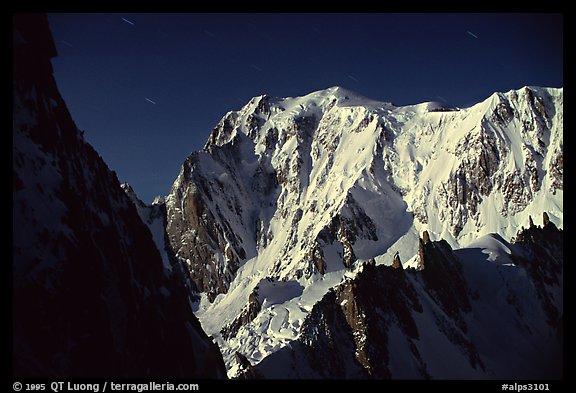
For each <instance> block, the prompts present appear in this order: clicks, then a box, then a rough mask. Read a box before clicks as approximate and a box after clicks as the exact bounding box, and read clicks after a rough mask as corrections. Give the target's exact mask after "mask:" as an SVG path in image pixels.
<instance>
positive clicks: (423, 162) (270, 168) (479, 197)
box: [166, 87, 563, 377]
mask: <svg viewBox="0 0 576 393" xmlns="http://www.w3.org/2000/svg"><path fill="white" fill-rule="evenodd" d="M543 211H546V212H547V215H548V216H549V218H550V220H551V221H553V222H554V223H555V224H556V225H557V226H559V227H562V226H563V89H561V88H560V89H555V88H540V87H524V88H521V89H518V90H511V91H509V92H506V93H494V94H493V95H491V96H490V97H489V98H487V99H486V100H484V101H482V102H480V103H478V104H476V105H474V106H472V107H470V108H444V107H442V108H439V106H438V105H435V104H433V103H432V104H431V103H421V104H417V105H410V106H403V107H397V106H394V105H392V104H391V103H386V102H378V101H373V100H369V99H366V98H364V97H361V96H359V95H357V94H354V93H352V92H350V91H347V90H345V89H343V88H340V87H332V88H329V89H326V90H321V91H318V92H314V93H311V94H308V95H306V96H303V97H290V98H272V97H269V96H266V95H263V96H258V97H254V98H253V99H252V100H250V102H249V103H248V104H247V105H245V106H244V107H243V108H242V109H240V110H239V111H234V112H229V113H227V114H226V115H225V116H224V117H223V118H222V120H221V121H220V122H219V124H218V125H217V126H216V127H215V128H214V129H213V130H212V133H211V134H210V137H209V138H208V141H207V143H206V145H205V147H204V149H203V151H201V152H196V153H192V154H191V155H190V156H189V157H188V158H186V160H185V162H184V165H183V166H182V169H181V171H180V173H179V175H178V177H177V179H176V181H175V182H174V185H173V186H172V189H171V190H170V193H169V195H168V196H167V197H166V212H167V220H166V222H167V224H166V225H167V226H166V230H167V233H168V240H169V244H170V247H171V249H172V250H173V252H174V254H175V256H176V258H178V259H179V260H180V261H182V263H183V264H184V265H185V266H186V267H187V269H188V272H189V275H190V278H191V280H192V282H193V285H194V286H195V288H194V289H195V291H196V292H197V294H198V298H199V301H198V303H197V307H198V309H197V311H196V315H198V317H199V318H200V321H201V323H202V326H203V328H204V329H205V330H206V331H207V333H208V334H210V335H214V336H215V337H216V338H217V340H218V341H219V343H220V345H221V347H222V348H223V352H224V358H225V361H226V362H227V366H228V369H229V375H234V374H235V373H236V370H237V362H236V360H235V359H238V358H242V359H243V362H242V363H243V364H246V361H247V362H248V363H250V364H252V365H254V364H257V363H259V362H260V361H262V359H264V358H266V357H267V356H269V355H270V354H273V353H275V352H277V351H279V350H280V349H282V348H284V347H286V346H287V345H290V343H293V342H295V340H296V339H298V338H299V337H302V335H303V334H304V333H303V332H304V331H305V328H304V327H303V326H304V325H303V323H304V321H305V320H307V319H306V318H307V317H308V316H310V315H311V314H310V313H311V310H312V309H313V307H314V305H315V304H316V303H317V302H318V301H320V300H321V299H322V298H323V297H324V296H325V295H326V294H327V293H328V292H329V290H330V289H331V288H335V287H336V286H338V285H339V284H341V283H344V282H345V281H346V280H347V279H348V278H352V277H355V276H356V275H357V274H358V273H359V272H360V271H363V269H364V265H365V264H366V263H368V264H374V265H392V264H393V261H396V262H395V265H396V266H398V265H399V264H400V261H405V262H402V264H403V265H404V267H414V268H417V269H419V270H421V269H422V268H423V269H424V270H426V269H427V267H426V266H425V265H424V266H422V262H423V261H422V258H420V257H419V253H420V251H421V250H419V247H420V246H419V244H420V243H421V241H419V239H420V234H421V233H423V232H424V231H426V234H427V236H428V239H429V240H428V241H430V239H432V240H434V241H440V240H441V239H444V240H443V243H442V244H443V245H442V246H441V247H443V248H442V249H445V252H444V254H446V255H448V254H450V253H451V252H452V249H455V248H461V247H463V246H466V245H467V244H469V243H470V242H473V241H476V240H477V239H479V238H481V237H483V236H487V235H490V234H492V233H494V234H498V235H499V236H501V237H503V238H506V239H511V238H512V237H513V236H515V235H516V234H517V232H518V230H519V229H520V227H521V226H522V225H526V223H527V222H528V219H529V216H530V215H532V216H537V215H541V214H542V212H543ZM490 236H492V235H490ZM420 254H421V253H420ZM447 258H449V260H450V261H451V262H450V263H452V264H456V265H458V264H459V262H458V261H459V258H457V257H454V258H452V257H447ZM455 261H456V262H455ZM454 271H459V270H458V269H456V270H454ZM423 274H424V273H423ZM426 274H427V273H426ZM459 274H461V273H459ZM360 281H361V280H360ZM402 282H403V281H401V282H400V284H402ZM400 284H399V285H400ZM402 285H404V284H402ZM405 285H406V287H407V288H408V287H410V286H411V285H408V284H405ZM462 285H464V284H462ZM466 285H468V284H466ZM556 300H558V299H556ZM342 301H344V300H342ZM472 310H473V307H472V306H470V307H464V310H463V311H462V312H463V313H464V314H466V315H468V314H469V313H470V312H472ZM430 312H432V311H430ZM464 314H463V315H464ZM453 317H454V316H450V318H453ZM427 318H432V317H431V316H430V315H428V317H427ZM462 318H464V316H463V317H462ZM466 318H467V317H466ZM451 320H452V319H451ZM435 321H436V322H431V323H432V324H433V325H434V326H437V327H438V326H439V325H438V324H439V323H440V322H438V321H439V320H438V319H435ZM524 333H525V332H524ZM524 333H522V334H524ZM462 334H463V335H464V336H463V337H467V336H466V333H465V332H462ZM525 334H528V333H525ZM467 339H470V338H467ZM236 352H238V353H240V355H241V356H236ZM470 356H476V355H470ZM478 356H479V358H478V359H482V355H478ZM423 361H425V360H423ZM480 362H481V360H478V362H477V363H474V362H473V363H474V364H480ZM482 362H484V361H482ZM482 364H484V363H482ZM369 374H370V373H369ZM382 375H388V376H391V377H394V376H398V375H402V374H397V373H393V372H392V371H390V370H389V374H386V373H384V374H382ZM419 375H420V377H422V376H425V375H430V376H434V373H430V374H426V373H424V374H422V373H421V374H419ZM436 375H444V374H442V373H436ZM471 375H474V376H475V377H478V376H479V375H483V376H484V377H486V376H487V375H509V374H506V373H504V372H503V373H501V374H498V372H495V371H493V370H489V371H488V370H487V369H486V368H484V371H479V373H472V374H471ZM280 376H281V375H280Z"/></svg>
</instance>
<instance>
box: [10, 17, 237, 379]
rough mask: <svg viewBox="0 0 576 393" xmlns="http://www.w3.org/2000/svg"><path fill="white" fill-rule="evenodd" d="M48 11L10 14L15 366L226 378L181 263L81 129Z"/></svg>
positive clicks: (53, 371)
mask: <svg viewBox="0 0 576 393" xmlns="http://www.w3.org/2000/svg"><path fill="white" fill-rule="evenodd" d="M55 55H56V50H55V48H54V44H53V42H52V37H51V33H50V30H49V27H48V22H47V19H46V17H45V16H44V15H37V14H26V15H24V14H16V15H14V16H13V99H14V101H13V105H14V106H13V110H14V112H13V131H12V132H13V179H14V183H13V230H14V239H13V262H12V264H13V275H12V279H13V314H12V316H13V336H12V339H13V347H12V351H13V370H12V372H13V375H14V376H18V377H50V378H56V377H64V376H65V377H108V378H110V377H152V376H156V377H158V376H164V377H197V378H216V377H220V378H225V376H226V374H225V368H224V363H223V360H222V356H221V354H220V351H219V349H218V347H217V345H216V344H214V343H213V342H212V341H211V340H210V339H209V338H208V337H207V336H206V334H205V333H204V332H203V331H202V328H201V326H200V324H199V322H198V320H197V318H196V317H195V316H194V314H193V312H192V308H191V305H190V301H189V300H190V299H189V290H188V288H186V286H185V284H184V276H183V271H182V269H175V270H174V271H172V274H170V275H166V272H165V270H164V269H163V265H162V260H161V257H160V254H159V252H158V250H157V248H156V247H155V245H154V242H153V240H152V236H151V234H150V232H149V230H148V229H147V228H146V226H145V225H144V224H143V223H142V221H141V220H140V218H139V216H138V213H137V211H136V208H135V207H134V205H133V204H132V203H131V202H130V200H129V198H128V197H127V196H126V195H125V193H124V192H123V191H122V189H121V188H120V184H119V182H118V179H117V177H116V175H115V173H114V172H112V171H110V170H109V169H108V167H107V166H106V164H105V163H104V161H103V160H102V158H101V157H100V156H99V155H98V153H97V152H96V151H95V150H94V149H93V148H92V147H91V146H90V145H89V144H87V143H86V142H85V141H84V139H83V137H82V135H81V133H80V132H79V130H78V129H77V128H76V125H75V124H74V122H73V120H72V118H71V116H70V114H69V112H68V109H67V108H66V104H65V103H64V101H63V99H62V97H61V96H60V94H59V92H58V89H57V87H56V83H55V80H54V78H53V75H52V67H51V64H50V59H51V58H52V57H54V56H55Z"/></svg>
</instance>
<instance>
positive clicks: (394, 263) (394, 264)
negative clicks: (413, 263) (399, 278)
mask: <svg viewBox="0 0 576 393" xmlns="http://www.w3.org/2000/svg"><path fill="white" fill-rule="evenodd" d="M392 267H393V268H394V269H398V268H402V262H401V261H400V254H399V253H398V251H396V253H395V254H394V259H393V260H392Z"/></svg>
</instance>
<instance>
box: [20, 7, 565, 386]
mask: <svg viewBox="0 0 576 393" xmlns="http://www.w3.org/2000/svg"><path fill="white" fill-rule="evenodd" d="M55 55H56V51H55V48H54V44H53V42H52V38H51V35H50V32H49V29H48V24H47V20H46V18H45V17H44V16H38V15H15V16H14V30H13V58H14V67H13V98H14V104H13V105H14V106H13V109H14V114H13V232H14V242H13V275H12V279H13V330H14V333H13V362H14V365H13V374H14V375H15V376H23V377H24V376H35V377H58V376H71V377H92V376H101V377H104V376H105V377H152V376H162V377H186V378H222V377H226V376H228V377H232V378H283V379H284V378H367V379H370V378H372V379H389V378H398V379H444V378H447V379H466V378H472V379H510V380H511V379H556V378H562V377H563V364H562V356H563V349H562V348H563V230H562V228H563V89H562V88H542V87H523V88H520V89H518V90H511V91H508V92H506V93H494V94H493V95H491V96H490V97H489V98H487V99H486V100H484V101H482V102H480V103H478V104H476V105H474V106H472V107H470V108H446V107H443V106H442V105H441V104H438V103H422V104H417V105H410V106H402V107H399V106H395V105H393V104H391V103H386V102H379V101H374V100H370V99H367V98H365V97H361V96H359V95H357V94H355V93H353V92H350V91H348V90H346V89H344V88H341V87H332V88H329V89H325V90H321V91H317V92H313V93H311V94H308V95H306V96H303V97H289V98H272V97H269V96H266V95H263V96H258V97H254V98H253V99H252V100H250V102H248V103H247V104H246V105H245V106H244V107H242V108H241V109H240V110H238V111H232V112H229V113H227V114H226V115H225V116H224V117H223V118H222V120H221V121H220V122H219V123H218V124H217V126H216V127H215V128H214V129H213V130H212V132H211V133H210V135H209V136H208V140H207V143H206V145H205V146H204V149H203V150H202V151H199V152H194V153H192V154H190V156H188V157H187V158H186V159H185V161H184V164H183V165H182V168H181V170H180V173H179V174H178V175H177V177H176V180H175V182H174V184H173V186H172V188H171V189H170V190H169V193H168V195H167V196H166V197H165V198H159V199H157V200H155V201H154V203H153V204H152V205H150V206H148V205H146V204H144V203H143V202H142V201H141V200H139V199H138V197H137V196H136V194H135V193H134V190H133V189H132V188H131V187H130V185H128V184H122V185H120V183H119V181H118V179H117V177H116V174H115V173H114V172H112V171H110V170H109V168H108V167H107V166H106V164H105V163H104V161H103V160H102V158H101V157H100V156H99V155H98V153H97V152H96V151H95V150H94V149H93V148H92V147H91V146H90V145H89V144H87V143H86V142H85V141H84V139H83V136H82V133H81V132H80V131H79V130H78V129H77V128H76V125H75V124H74V122H73V120H72V118H71V116H70V114H69V112H68V110H67V108H66V105H65V103H64V101H63V99H62V97H61V96H60V94H59V92H58V90H57V87H56V84H55V81H54V78H53V76H52V68H51V64H50V59H51V58H52V57H53V56H55ZM532 217H535V218H536V217H538V218H539V217H542V220H541V225H536V224H535V223H534V220H533V218H532ZM537 221H540V220H538V219H537Z"/></svg>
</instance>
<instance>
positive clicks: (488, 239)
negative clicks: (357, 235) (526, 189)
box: [245, 222, 564, 379]
mask: <svg viewBox="0 0 576 393" xmlns="http://www.w3.org/2000/svg"><path fill="white" fill-rule="evenodd" d="M420 244H421V246H420V250H421V255H422V259H421V263H422V264H423V266H424V268H423V269H422V270H420V271H417V270H415V269H408V270H403V269H402V267H401V266H399V265H398V266H385V265H379V266H374V264H371V263H367V264H365V266H364V268H363V270H362V272H360V273H359V274H358V275H357V276H356V278H354V279H349V280H346V281H345V282H344V283H342V284H340V285H338V286H337V287H336V288H334V289H333V290H330V291H329V292H328V293H327V294H326V295H325V296H324V297H323V299H322V300H321V301H320V302H318V303H317V304H316V305H315V306H314V308H313V309H312V311H311V312H310V313H309V315H308V316H307V317H306V319H305V320H304V323H303V326H302V330H301V336H300V337H299V339H298V340H296V341H294V342H292V343H291V344H290V345H288V346H286V347H284V348H282V349H281V350H279V351H277V352H275V353H274V354H272V355H270V356H269V357H267V358H266V359H264V360H263V361H262V362H261V363H259V364H258V365H257V366H255V367H251V365H248V364H246V367H245V369H246V370H247V371H248V370H249V371H250V374H249V375H252V376H255V377H265V378H399V379H412V378H417V379H420V378H422V379H428V378H440V379H463V378H465V379H481V378H493V379H509V378H522V379H548V378H561V377H562V266H563V259H564V257H563V233H562V231H561V230H558V229H557V228H556V226H555V225H554V224H553V223H551V222H548V223H547V224H546V225H544V226H543V227H536V226H534V225H533V226H531V227H529V228H528V229H526V230H524V231H522V232H521V233H519V234H518V236H517V238H516V241H515V243H513V244H510V243H508V242H507V241H505V240H504V239H502V238H501V237H500V236H498V235H487V236H484V237H482V238H480V239H478V240H477V241H476V242H474V245H473V246H471V247H470V248H465V249H460V250H456V251H453V250H452V249H451V248H450V246H449V245H448V243H447V242H446V241H445V240H442V241H431V240H429V239H427V238H426V236H425V237H424V239H421V241H420Z"/></svg>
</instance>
